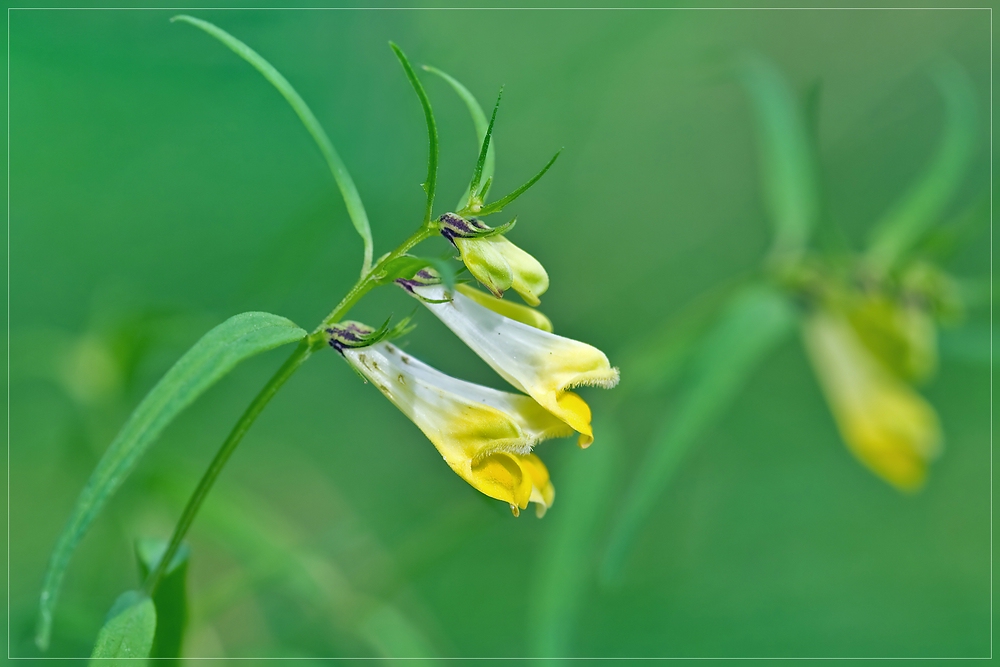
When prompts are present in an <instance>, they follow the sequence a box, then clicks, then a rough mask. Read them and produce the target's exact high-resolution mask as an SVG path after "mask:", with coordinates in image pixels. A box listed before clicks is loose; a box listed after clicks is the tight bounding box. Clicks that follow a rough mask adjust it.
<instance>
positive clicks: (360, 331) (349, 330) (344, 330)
mask: <svg viewBox="0 0 1000 667" xmlns="http://www.w3.org/2000/svg"><path fill="white" fill-rule="evenodd" d="M373 331H375V330H374V329H372V328H371V327H369V326H365V325H363V324H358V323H357V322H344V323H343V324H335V325H333V326H332V327H329V328H328V329H327V330H326V333H328V334H330V347H332V348H333V349H335V350H336V351H337V352H340V353H341V354H344V350H346V349H349V348H358V347H365V346H367V343H366V342H365V338H366V337H367V336H368V335H369V334H371V333H372V332H373Z"/></svg>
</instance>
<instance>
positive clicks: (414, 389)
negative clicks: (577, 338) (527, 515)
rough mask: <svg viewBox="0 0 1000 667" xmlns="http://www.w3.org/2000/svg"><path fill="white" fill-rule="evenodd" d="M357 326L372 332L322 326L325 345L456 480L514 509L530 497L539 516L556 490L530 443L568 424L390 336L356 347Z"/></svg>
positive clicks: (349, 325)
mask: <svg viewBox="0 0 1000 667" xmlns="http://www.w3.org/2000/svg"><path fill="white" fill-rule="evenodd" d="M359 328H360V329H362V330H363V331H366V332H370V331H371V329H370V328H369V327H365V326H364V325H359V324H357V323H355V322H345V323H343V324H339V325H335V326H334V327H332V328H331V329H328V330H327V333H329V334H330V344H331V346H332V347H334V349H337V350H338V351H339V352H340V353H341V354H342V355H343V356H344V359H346V360H347V362H348V363H349V364H350V365H351V366H352V367H354V368H355V369H356V370H357V371H358V372H359V373H360V374H361V375H363V376H364V377H365V378H366V379H367V380H368V381H370V382H371V383H372V384H373V385H375V386H376V387H378V389H379V391H381V392H382V393H383V394H384V395H385V396H386V398H388V399H389V400H390V401H392V402H393V404H394V405H395V406H396V407H397V408H399V409H400V410H401V411H402V412H403V414H405V415H406V416H407V417H409V418H410V419H411V420H412V421H413V423H414V424H416V425H417V428H419V429H420V430H421V431H423V433H424V435H426V436H427V438H428V439H429V440H430V441H431V442H432V443H433V444H434V446H435V447H436V448H437V450H438V452H439V453H440V454H441V456H442V457H443V458H444V460H445V462H446V463H447V464H448V465H449V466H450V467H451V469H452V470H454V471H455V472H456V473H458V475H459V476H460V477H461V478H462V479H464V480H465V481H466V482H468V483H469V484H471V485H472V486H473V487H474V488H475V489H477V490H479V491H481V492H482V493H484V494H486V495H487V496H489V497H491V498H496V499H497V500H502V501H504V502H506V503H508V504H509V505H510V508H511V511H512V512H513V513H514V515H515V516H517V514H518V513H519V511H520V510H522V509H525V508H527V507H528V503H529V502H533V503H535V510H536V512H537V514H538V516H542V515H543V514H544V513H545V510H546V509H547V508H548V507H549V506H550V505H552V501H553V499H554V498H555V489H554V487H553V486H552V483H551V481H549V473H548V470H547V469H546V468H545V464H543V463H542V461H541V459H539V458H538V457H537V456H536V455H535V454H533V453H532V451H531V450H532V448H533V447H534V446H535V444H537V443H539V442H541V441H542V440H546V439H548V438H561V437H564V436H567V435H570V434H572V432H573V431H572V429H570V428H569V427H568V426H567V425H566V424H564V423H563V422H562V421H560V420H559V419H556V418H555V417H554V416H553V415H551V414H550V413H549V412H547V411H546V410H545V409H543V408H542V406H540V405H538V403H536V402H535V401H534V400H532V399H531V398H529V397H527V396H522V395H518V394H511V393H507V392H503V391H498V390H496V389H490V388H488V387H482V386H480V385H477V384H473V383H471V382H464V381H462V380H458V379H456V378H453V377H451V376H449V375H445V374H444V373H441V372H440V371H438V370H435V369H434V368H431V367H430V366H428V365H427V364H424V363H422V362H420V361H418V360H416V359H414V358H413V357H412V356H410V355H408V354H405V353H403V352H402V351H401V350H400V349H399V348H397V347H395V346H394V345H392V344H391V343H388V342H384V341H383V342H378V343H375V344H373V345H369V346H366V347H356V346H355V345H357V338H358V336H357V335H356V334H357V332H358V330H359Z"/></svg>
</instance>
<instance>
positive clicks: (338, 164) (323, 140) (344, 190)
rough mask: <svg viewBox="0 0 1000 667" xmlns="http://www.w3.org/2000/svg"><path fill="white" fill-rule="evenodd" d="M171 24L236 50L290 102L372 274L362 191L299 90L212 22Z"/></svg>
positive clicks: (182, 17) (179, 18) (183, 18)
mask: <svg viewBox="0 0 1000 667" xmlns="http://www.w3.org/2000/svg"><path fill="white" fill-rule="evenodd" d="M170 20H171V21H182V22H184V23H190V24H191V25H193V26H195V27H196V28H201V29H202V30H204V31H205V32H207V33H208V34H209V35H211V36H212V37H215V38H216V39H217V40H219V41H220V42H222V43H223V44H225V45H226V46H228V47H229V48H230V49H232V51H233V52H234V53H235V54H236V55H238V56H239V57H241V58H243V59H244V60H246V61H247V62H248V63H250V64H251V65H253V66H254V68H255V69H256V70H257V71H258V72H260V73H261V74H263V75H264V78H265V79H267V80H268V81H269V82H271V85H273V86H274V87H275V88H277V89H278V92H279V93H281V95H282V96H283V97H284V98H285V100H287V101H288V104H290V105H291V107H292V109H293V110H294V111H295V113H296V114H298V116H299V119H300V120H301V121H302V124H303V125H305V126H306V130H307V131H308V132H309V134H310V135H312V138H313V140H315V142H316V145H317V146H319V150H320V152H321V153H322V154H323V157H324V158H325V159H326V163H327V164H328V165H329V167H330V171H331V172H332V173H333V179H334V180H335V181H336V182H337V187H338V188H339V189H340V194H341V196H343V198H344V204H345V205H346V206H347V214H348V215H349V216H350V218H351V222H352V223H353V224H354V228H355V229H356V230H358V234H360V235H361V240H362V241H363V242H364V261H363V264H362V268H361V274H362V275H364V274H366V273H368V270H369V269H371V266H372V230H371V225H370V224H369V223H368V214H367V213H366V212H365V206H364V204H363V203H362V202H361V195H360V194H358V188H357V186H355V185H354V180H353V179H352V178H351V175H350V173H348V171H347V167H346V166H345V165H344V162H343V161H342V160H341V159H340V155H338V154H337V151H336V149H334V147H333V144H332V143H330V138H329V137H327V136H326V132H325V131H324V130H323V127H322V126H321V125H320V124H319V121H318V120H316V116H315V115H313V112H312V110H311V109H310V108H309V106H308V105H307V104H306V103H305V101H304V100H303V99H302V98H301V97H300V96H299V94H298V93H297V92H296V91H295V89H294V88H292V84H290V83H288V80H287V79H285V77H284V76H282V75H281V73H280V72H279V71H278V70H276V69H275V68H274V66H272V65H271V63H269V62H267V61H266V60H264V58H262V57H261V56H260V54H258V53H257V52H256V51H254V50H253V49H251V48H250V47H249V46H247V45H246V44H244V43H243V42H241V41H240V40H238V39H236V38H235V37H233V36H232V35H230V34H229V33H228V32H226V31H225V30H223V29H222V28H219V27H218V26H216V25H213V24H211V23H209V22H208V21H202V20H201V19H196V18H194V17H193V16H187V15H185V14H182V15H180V16H175V17H173V18H172V19H170Z"/></svg>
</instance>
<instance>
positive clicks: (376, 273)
mask: <svg viewBox="0 0 1000 667" xmlns="http://www.w3.org/2000/svg"><path fill="white" fill-rule="evenodd" d="M436 233H437V226H436V225H435V224H434V223H429V224H425V225H422V226H421V227H420V229H418V230H417V231H416V232H414V233H413V234H411V235H410V237H409V238H407V239H406V240H405V241H403V243H401V244H400V245H399V247H398V248H396V249H395V250H393V251H392V252H390V253H389V254H388V255H386V256H385V257H383V258H382V259H381V260H379V262H378V263H377V264H376V265H375V266H374V267H372V269H371V270H370V271H369V272H368V273H367V274H366V275H365V276H364V277H362V278H361V279H360V280H359V281H358V282H357V283H355V285H354V287H352V288H351V289H350V291H349V292H348V293H347V294H346V295H345V296H344V298H343V299H342V300H341V301H340V303H339V304H337V307H336V308H334V309H333V311H331V312H330V314H329V315H327V316H326V317H325V318H324V319H323V321H322V322H320V324H319V326H317V327H316V329H315V330H314V331H313V332H312V333H311V334H309V336H308V337H306V338H305V339H304V340H303V341H302V342H301V343H299V346H298V347H297V348H295V351H294V352H292V354H291V356H289V357H288V359H286V360H285V363H283V364H282V365H281V368H279V369H278V370H277V371H276V372H275V374H274V375H272V376H271V379H270V380H268V381H267V384H266V385H264V387H263V388H262V389H261V390H260V392H259V393H258V394H257V396H255V397H254V399H253V401H252V402H251V403H250V405H249V406H247V409H246V410H245V411H244V412H243V414H242V415H241V416H240V419H239V421H237V422H236V425H235V426H233V430H232V431H230V432H229V436H228V437H227V438H226V439H225V441H224V442H223V443H222V446H221V447H219V451H218V452H216V453H215V458H213V459H212V463H211V464H209V466H208V469H207V470H206V471H205V474H204V475H202V477H201V481H199V482H198V486H197V487H196V488H195V490H194V493H192V494H191V497H190V498H189V499H188V502H187V505H186V506H185V507H184V512H183V513H182V514H181V517H180V519H178V520H177V525H176V526H175V527H174V533H173V535H172V536H171V537H170V544H168V545H167V549H166V551H164V552H163V556H162V558H160V561H159V562H158V563H157V565H156V569H154V570H153V571H152V572H150V574H149V577H147V578H146V582H145V584H144V586H143V588H144V589H145V591H146V593H147V594H148V595H150V596H152V595H153V593H155V592H156V587H157V586H159V584H160V580H162V579H163V576H164V575H165V574H166V572H167V567H168V566H169V564H170V562H171V561H172V560H173V559H174V556H175V555H176V554H177V550H178V549H179V548H180V546H181V542H182V541H183V540H184V536H185V535H187V531H188V529H189V528H190V527H191V524H192V523H193V522H194V518H195V516H196V515H197V514H198V510H199V509H200V508H201V505H202V503H204V502H205V498H206V497H207V496H208V492H209V491H211V489H212V485H213V484H215V480H216V479H217V478H218V477H219V473H221V472H222V469H223V468H224V467H225V465H226V463H227V462H228V461H229V458H230V457H231V456H232V455H233V452H234V451H236V447H237V446H238V445H239V444H240V442H241V441H242V440H243V436H244V435H246V433H247V431H249V430H250V426H252V425H253V423H254V421H256V419H257V417H258V416H260V413H261V412H263V411H264V408H265V407H266V406H267V404H268V403H270V402H271V399H272V398H274V395H275V394H277V393H278V390H279V389H281V387H282V385H284V384H285V382H287V381H288V379H289V378H290V377H292V375H294V374H295V371H297V370H298V369H299V367H300V366H302V364H304V363H305V362H306V360H307V359H309V357H311V356H312V354H313V352H315V351H316V350H318V349H320V348H322V347H323V346H324V345H325V344H326V340H325V336H324V329H326V328H327V327H328V326H330V325H331V324H333V323H335V322H337V321H339V320H340V319H341V318H343V317H344V316H345V315H346V314H347V313H348V311H350V309H351V308H352V307H354V305H355V304H356V303H357V302H358V301H360V300H361V297H363V296H364V295H365V294H367V293H368V292H369V291H371V289H372V288H373V287H375V286H377V285H378V284H379V282H378V281H379V278H380V277H381V273H382V271H383V270H384V268H385V265H386V264H388V263H389V262H391V261H392V260H394V259H397V258H398V257H400V256H402V255H404V254H406V252H407V251H408V250H410V249H411V248H413V246H415V245H417V244H418V243H420V242H421V241H424V240H426V239H428V238H430V237H431V236H434V235H435V234H436Z"/></svg>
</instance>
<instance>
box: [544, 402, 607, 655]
mask: <svg viewBox="0 0 1000 667" xmlns="http://www.w3.org/2000/svg"><path fill="white" fill-rule="evenodd" d="M594 430H595V431H596V432H598V433H600V434H601V442H600V446H599V447H593V448H591V449H590V450H588V451H587V454H586V456H572V457H570V459H571V460H570V461H569V466H568V468H567V469H566V470H564V471H563V474H561V475H560V477H559V511H557V512H551V513H550V514H549V515H548V516H546V517H545V523H546V530H545V533H546V537H545V539H544V541H543V542H542V544H541V547H540V549H539V552H538V561H537V564H536V566H535V567H534V568H533V569H534V572H535V585H534V588H533V593H534V597H533V599H532V601H531V604H529V605H528V608H529V610H530V611H531V623H530V625H529V627H530V628H531V631H532V636H531V640H532V655H533V656H535V657H545V658H564V657H566V656H568V655H570V649H571V648H572V646H573V639H574V636H573V635H574V629H575V627H576V624H577V621H578V619H579V617H580V614H581V612H582V611H583V607H584V601H585V600H586V598H587V591H588V589H590V588H591V587H593V585H594V583H595V579H596V577H595V575H596V571H597V568H596V565H597V557H598V555H599V554H598V553H597V551H598V549H597V547H596V544H597V535H598V533H599V531H600V530H601V528H602V527H603V524H604V521H603V520H604V519H605V518H606V513H607V508H608V505H609V503H608V498H609V495H610V493H611V491H612V486H613V485H612V482H613V480H614V477H615V473H616V472H617V459H618V455H619V453H620V452H621V435H620V433H619V432H618V428H617V425H616V424H615V423H614V422H612V421H609V420H598V421H597V422H596V424H595V427H594ZM550 522H551V523H550Z"/></svg>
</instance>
